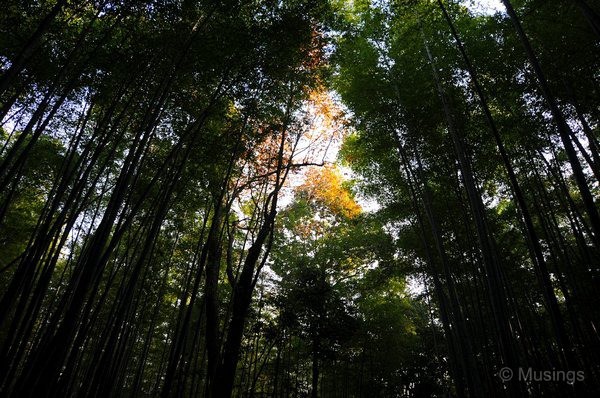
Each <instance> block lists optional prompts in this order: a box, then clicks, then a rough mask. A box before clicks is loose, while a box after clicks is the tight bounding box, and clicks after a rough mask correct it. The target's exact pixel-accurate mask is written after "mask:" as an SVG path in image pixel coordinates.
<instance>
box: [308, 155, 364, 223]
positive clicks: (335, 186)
mask: <svg viewBox="0 0 600 398" xmlns="http://www.w3.org/2000/svg"><path fill="white" fill-rule="evenodd" d="M342 183H343V177H342V174H341V173H340V171H339V170H338V169H337V168H336V167H334V166H325V167H322V168H313V169H310V170H309V171H308V172H307V173H306V181H305V182H304V184H302V185H301V186H300V187H299V188H298V190H299V192H302V193H304V194H306V195H307V197H308V199H309V200H313V201H315V202H317V203H319V204H321V205H322V206H324V207H326V208H328V209H329V210H330V211H331V212H332V213H333V214H335V215H341V216H343V217H347V218H354V217H356V216H358V215H359V214H360V212H361V208H360V205H359V204H358V203H356V201H355V200H354V198H353V197H352V195H351V194H350V192H349V191H348V189H346V188H345V187H344V186H343V185H342Z"/></svg>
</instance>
